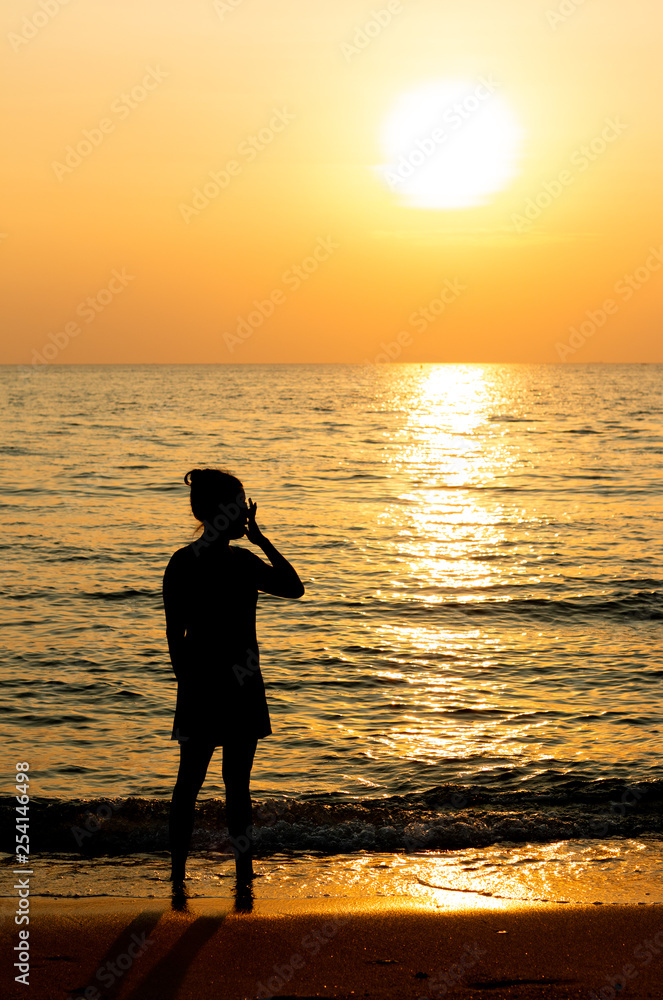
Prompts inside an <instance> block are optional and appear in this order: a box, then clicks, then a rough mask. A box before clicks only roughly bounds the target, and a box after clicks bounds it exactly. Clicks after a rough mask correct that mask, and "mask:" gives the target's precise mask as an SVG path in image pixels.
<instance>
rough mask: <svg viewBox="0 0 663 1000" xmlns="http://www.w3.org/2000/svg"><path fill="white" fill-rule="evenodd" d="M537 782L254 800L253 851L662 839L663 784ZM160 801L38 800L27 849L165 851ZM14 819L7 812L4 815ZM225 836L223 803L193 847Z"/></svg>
mask: <svg viewBox="0 0 663 1000" xmlns="http://www.w3.org/2000/svg"><path fill="white" fill-rule="evenodd" d="M558 778H559V781H558V782H557V784H555V783H554V782H552V781H550V782H545V783H541V782H540V787H539V788H538V789H536V788H533V789H530V790H518V791H508V792H505V791H502V790H500V789H497V788H489V787H482V786H474V787H471V786H464V785H439V786H435V787H433V788H430V789H429V790H427V791H425V792H423V793H411V794H407V795H391V796H386V797H384V798H373V799H371V798H364V799H352V800H349V799H342V798H341V796H339V795H334V794H325V795H308V796H300V797H298V798H287V797H286V798H278V799H277V798H267V799H263V800H258V801H256V800H254V805H253V822H254V824H255V827H254V829H255V838H256V847H257V850H258V852H259V853H263V854H274V853H278V852H280V851H284V850H316V851H323V852H329V853H348V852H354V851H358V850H370V851H406V852H413V851H422V850H459V849H461V848H466V847H486V846H489V845H491V844H496V843H502V842H512V843H525V842H530V843H535V842H537V843H547V842H554V841H560V840H572V839H576V838H585V839H603V838H606V837H633V836H643V835H650V836H663V812H662V810H661V805H662V803H663V781H652V782H636V783H633V784H629V785H625V784H624V783H622V782H619V781H616V780H614V779H604V780H599V781H587V780H584V781H583V780H582V779H577V778H575V779H564V778H563V777H562V776H561V775H560V776H558ZM14 806H15V801H14V799H9V798H5V799H0V815H2V818H3V820H5V819H6V820H7V822H6V823H3V828H4V829H5V830H6V831H7V833H6V834H4V835H3V839H2V842H1V843H0V848H1V849H2V850H4V851H6V852H7V853H11V852H12V850H13V843H12V838H11V836H10V830H11V828H12V822H11V820H12V818H13V812H14ZM169 808H170V805H169V801H168V800H167V799H164V798H160V799H157V798H127V799H122V798H91V799H71V800H64V799H38V798H37V799H34V800H33V801H32V803H31V805H30V826H31V834H32V836H31V844H32V850H33V852H36V853H38V852H40V851H42V852H53V851H57V852H65V853H69V852H73V853H79V854H88V855H104V854H107V855H123V854H134V853H137V852H142V851H153V850H165V849H167V846H168V812H169ZM10 814H11V815H10ZM227 843H228V833H227V828H226V820H225V807H224V802H223V800H222V799H214V798H212V799H207V800H205V801H202V802H201V803H199V805H198V809H197V814H196V831H195V835H194V841H193V844H192V847H193V849H194V850H195V849H200V850H206V849H219V848H220V846H221V845H224V844H225V845H227Z"/></svg>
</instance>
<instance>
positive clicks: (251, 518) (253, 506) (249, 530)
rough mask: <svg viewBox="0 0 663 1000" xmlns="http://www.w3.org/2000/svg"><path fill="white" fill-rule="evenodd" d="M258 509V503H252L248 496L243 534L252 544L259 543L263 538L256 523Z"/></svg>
mask: <svg viewBox="0 0 663 1000" xmlns="http://www.w3.org/2000/svg"><path fill="white" fill-rule="evenodd" d="M257 509H258V504H257V503H254V502H253V500H252V499H251V497H249V513H248V517H247V519H246V527H245V529H244V534H245V535H246V537H247V538H248V540H249V541H250V542H253V544H254V545H260V543H261V542H263V541H264V540H265V536H264V535H263V533H262V531H261V530H260V528H259V527H258V525H257V524H256V511H257Z"/></svg>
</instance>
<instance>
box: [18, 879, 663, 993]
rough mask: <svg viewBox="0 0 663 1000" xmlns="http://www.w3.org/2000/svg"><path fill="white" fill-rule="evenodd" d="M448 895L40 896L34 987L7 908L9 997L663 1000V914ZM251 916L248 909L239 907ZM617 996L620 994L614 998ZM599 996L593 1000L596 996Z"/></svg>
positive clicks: (34, 911)
mask: <svg viewBox="0 0 663 1000" xmlns="http://www.w3.org/2000/svg"><path fill="white" fill-rule="evenodd" d="M458 896H459V894H457V893H449V894H448V896H446V897H445V898H444V899H443V900H441V901H439V902H438V904H437V905H436V906H434V905H431V904H423V903H416V902H409V903H406V904H404V903H403V902H402V901H398V902H396V901H394V900H390V899H382V900H379V901H378V900H375V899H370V900H362V899H359V898H357V899H344V900H342V901H339V900H338V899H311V900H301V899H299V900H257V901H255V902H252V901H251V900H250V899H244V900H243V901H241V900H240V903H239V909H238V903H237V902H235V903H229V902H228V901H227V900H213V899H200V898H196V899H193V900H188V901H186V902H185V903H182V902H180V904H179V905H180V906H182V907H183V908H181V909H173V907H172V904H171V903H170V902H168V901H165V900H156V899H121V898H112V899H111V898H100V897H96V898H85V899H44V898H39V897H36V898H33V899H32V901H31V910H30V925H29V930H30V938H29V942H30V974H29V987H27V988H26V986H24V985H22V984H20V983H16V982H14V980H13V976H14V975H15V974H17V970H12V969H11V968H10V965H11V963H12V961H14V960H16V959H15V958H14V959H9V960H8V959H7V957H6V956H9V955H12V954H13V955H14V956H16V954H17V953H16V952H15V951H13V946H14V945H15V944H17V943H18V930H19V928H18V927H17V926H16V925H15V923H14V919H13V915H14V910H15V908H16V904H15V903H14V901H13V900H11V899H7V898H5V899H2V901H1V902H0V910H1V912H2V916H3V921H2V953H3V956H5V959H4V961H3V969H2V995H3V997H7V998H13V997H23V998H25V997H35V998H38V1000H64V998H67V997H72V998H74V997H76V998H80V997H85V998H86V1000H194V998H195V1000H201V998H202V1000H207V998H212V997H214V998H217V997H218V998H221V1000H245V998H246V1000H257V998H261V1000H267V998H268V997H269V996H271V995H274V996H277V997H281V998H286V997H288V998H291V997H298V998H305V997H330V998H336V1000H339V998H344V1000H345V998H351V997H362V998H371V1000H410V998H412V1000H417V998H419V997H422V998H426V1000H433V998H437V997H442V996H453V997H454V998H457V1000H466V998H470V997H472V998H474V1000H477V998H480V997H489V998H506V997H508V998H520V1000H530V998H531V1000H534V998H546V1000H547V998H558V997H559V998H562V997H564V998H566V997H574V998H575V997H578V998H580V997H583V998H587V1000H593V998H594V997H600V998H601V1000H611V998H612V997H616V996H620V997H625V998H627V1000H641V998H645V997H646V998H660V997H662V996H663V985H662V984H663V908H661V907H659V906H616V905H612V906H596V905H594V906H576V905H560V904H541V903H528V904H522V903H518V904H514V903H512V902H508V901H503V900H495V899H492V900H487V899H483V898H480V897H476V896H473V895H472V896H469V897H463V898H462V899H460V900H459V898H458ZM242 907H243V909H242ZM620 985H621V988H620V989H617V987H618V986H620ZM592 991H594V992H592Z"/></svg>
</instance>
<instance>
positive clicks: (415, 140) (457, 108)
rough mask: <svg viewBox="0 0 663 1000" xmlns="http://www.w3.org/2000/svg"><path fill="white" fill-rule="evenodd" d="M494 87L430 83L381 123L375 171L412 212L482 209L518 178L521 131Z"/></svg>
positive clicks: (488, 81)
mask: <svg viewBox="0 0 663 1000" xmlns="http://www.w3.org/2000/svg"><path fill="white" fill-rule="evenodd" d="M498 89H499V88H498V84H496V83H495V82H494V81H492V80H491V79H489V78H480V79H479V80H478V81H474V82H473V83H469V82H467V81H461V80H437V81H433V82H429V83H427V84H425V85H423V86H421V87H419V88H417V89H416V90H413V91H410V92H409V93H407V94H404V95H403V96H402V97H401V98H400V100H399V101H398V102H397V104H396V106H395V107H394V108H393V109H392V111H391V112H390V114H389V115H388V117H387V118H386V120H385V122H384V125H383V129H382V147H383V151H384V154H385V158H386V162H385V163H384V164H382V165H381V166H380V167H379V168H378V172H379V174H380V175H381V177H382V179H383V180H384V181H385V182H386V184H387V186H388V187H389V188H390V189H391V190H392V191H393V193H394V194H395V195H396V197H397V198H398V199H399V200H400V201H401V203H403V204H406V205H410V206H413V207H416V208H438V209H460V208H473V207H475V206H477V205H486V204H488V202H489V201H490V198H491V195H494V194H495V193H496V192H498V191H500V190H502V189H503V188H505V187H506V186H507V185H508V184H509V183H510V182H511V180H512V179H513V178H514V177H515V176H516V174H517V173H518V165H517V160H518V154H519V150H520V140H521V136H522V129H521V128H520V126H519V124H518V121H517V119H516V117H515V115H514V114H513V112H512V111H511V109H510V107H509V106H508V104H507V102H506V101H505V100H504V98H503V97H502V96H501V95H500V94H498V93H497V90H498Z"/></svg>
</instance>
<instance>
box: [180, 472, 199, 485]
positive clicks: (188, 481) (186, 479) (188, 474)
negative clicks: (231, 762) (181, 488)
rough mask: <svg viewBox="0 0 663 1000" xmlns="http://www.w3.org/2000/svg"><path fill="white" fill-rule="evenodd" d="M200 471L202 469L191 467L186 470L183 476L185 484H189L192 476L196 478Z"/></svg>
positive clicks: (192, 478) (191, 481)
mask: <svg viewBox="0 0 663 1000" xmlns="http://www.w3.org/2000/svg"><path fill="white" fill-rule="evenodd" d="M202 471H203V470H202V469H191V471H190V472H187V474H186V476H185V477H184V482H185V483H186V485H187V486H191V484H192V483H193V480H194V477H195V478H196V479H198V478H199V476H200V473H201V472H202Z"/></svg>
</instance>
